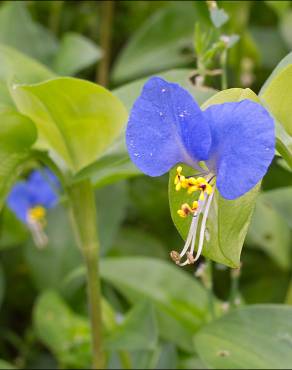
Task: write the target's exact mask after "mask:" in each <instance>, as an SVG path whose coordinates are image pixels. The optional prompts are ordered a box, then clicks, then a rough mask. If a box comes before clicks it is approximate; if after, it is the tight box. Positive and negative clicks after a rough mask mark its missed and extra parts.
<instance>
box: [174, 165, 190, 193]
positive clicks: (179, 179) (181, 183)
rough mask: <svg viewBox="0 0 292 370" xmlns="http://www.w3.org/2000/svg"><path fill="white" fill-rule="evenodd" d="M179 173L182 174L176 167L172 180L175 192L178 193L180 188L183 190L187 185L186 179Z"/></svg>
mask: <svg viewBox="0 0 292 370" xmlns="http://www.w3.org/2000/svg"><path fill="white" fill-rule="evenodd" d="M181 173H182V167H181V166H178V167H177V169H176V176H175V179H174V185H175V190H176V191H179V190H180V189H181V188H184V189H185V188H186V187H187V183H186V180H187V179H186V178H185V176H183V175H182V174H181Z"/></svg>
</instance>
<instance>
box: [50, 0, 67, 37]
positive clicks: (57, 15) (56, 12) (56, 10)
mask: <svg viewBox="0 0 292 370" xmlns="http://www.w3.org/2000/svg"><path fill="white" fill-rule="evenodd" d="M50 5H51V12H50V16H49V28H50V30H51V31H52V32H53V34H54V35H56V36H57V34H58V31H59V26H60V19H61V13H62V8H63V5H64V1H62V0H58V1H52V2H51V4H50Z"/></svg>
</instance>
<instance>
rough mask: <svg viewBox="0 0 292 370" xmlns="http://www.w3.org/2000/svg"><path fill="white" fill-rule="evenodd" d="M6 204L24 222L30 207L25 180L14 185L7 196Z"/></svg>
mask: <svg viewBox="0 0 292 370" xmlns="http://www.w3.org/2000/svg"><path fill="white" fill-rule="evenodd" d="M7 204H8V207H9V208H10V209H11V210H12V211H13V212H14V213H15V215H16V216H17V218H18V219H19V220H21V221H22V222H24V223H25V222H26V216H27V212H28V210H29V209H30V208H31V204H30V193H29V189H28V186H27V183H26V182H24V181H21V182H18V183H17V184H16V185H14V187H13V188H12V190H11V192H10V194H9V196H8V198H7Z"/></svg>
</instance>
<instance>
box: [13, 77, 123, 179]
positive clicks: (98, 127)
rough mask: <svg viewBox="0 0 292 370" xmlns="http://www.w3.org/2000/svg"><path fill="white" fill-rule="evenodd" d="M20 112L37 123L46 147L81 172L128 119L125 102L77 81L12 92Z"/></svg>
mask: <svg viewBox="0 0 292 370" xmlns="http://www.w3.org/2000/svg"><path fill="white" fill-rule="evenodd" d="M12 96H13V99H14V101H15V103H16V105H17V107H18V109H19V110H20V111H21V112H22V113H23V114H26V115H27V116H29V117H30V118H31V119H32V120H33V121H34V122H35V124H36V126H37V129H38V133H39V137H40V138H41V141H42V144H43V147H45V148H47V149H51V150H53V151H55V152H56V153H57V154H58V155H59V156H60V157H61V158H62V159H63V160H64V161H65V162H66V164H67V165H68V167H69V168H70V169H71V170H72V171H73V173H76V172H78V171H79V170H80V169H82V168H83V167H85V166H87V165H89V164H90V163H92V162H93V161H94V160H96V159H97V158H98V157H100V156H101V155H102V154H103V153H104V152H105V150H106V149H107V148H108V147H109V145H110V144H111V143H112V142H113V141H114V139H115V138H117V137H118V135H119V134H120V132H121V130H122V127H123V125H124V124H125V123H126V120H127V112H126V110H125V108H124V106H123V105H122V103H121V102H120V101H119V100H118V99H117V98H116V97H115V96H113V95H112V94H111V93H110V92H109V91H108V90H106V89H105V88H103V87H101V86H99V85H96V84H94V83H91V82H88V81H85V80H80V79H76V78H69V77H68V78H65V77H63V78H56V79H52V80H50V81H47V82H43V83H39V84H35V85H17V86H14V88H13V89H12Z"/></svg>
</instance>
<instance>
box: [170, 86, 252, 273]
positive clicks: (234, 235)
mask: <svg viewBox="0 0 292 370" xmlns="http://www.w3.org/2000/svg"><path fill="white" fill-rule="evenodd" d="M242 99H251V100H257V96H256V94H255V93H254V92H253V91H252V90H250V89H236V88H235V89H228V90H223V91H221V92H218V93H217V94H215V95H214V96H212V97H211V98H210V99H209V100H207V101H206V102H205V103H204V104H203V105H202V109H206V108H207V107H208V106H210V105H212V104H221V103H223V102H231V101H240V100H242ZM183 169H184V172H185V174H186V175H187V176H188V175H190V176H191V175H194V170H193V169H191V168H190V167H188V166H185V165H183ZM175 175H176V169H175V168H174V169H173V170H172V171H171V172H170V177H169V203H170V211H171V216H172V219H173V222H174V224H175V226H176V227H177V229H178V231H179V233H180V235H181V236H182V238H183V239H186V237H187V235H188V231H189V228H190V224H191V218H181V217H180V216H179V215H178V214H177V210H178V209H180V207H181V205H182V204H183V203H189V204H192V202H193V201H194V200H195V199H194V196H192V195H188V194H187V192H186V191H184V190H181V191H179V192H177V191H176V190H175V186H174V178H175ZM258 190H259V186H256V187H255V188H254V189H252V190H251V191H250V192H248V193H247V194H245V195H243V196H242V197H240V198H237V199H236V200H233V201H228V200H226V199H224V198H222V197H221V196H220V194H219V193H218V191H217V190H216V191H215V196H214V199H213V201H212V205H211V209H210V213H209V217H208V221H207V231H208V235H210V238H209V240H205V243H204V248H203V253H202V254H203V255H204V256H206V257H208V258H210V259H212V260H214V261H216V262H219V263H222V264H225V265H227V266H230V267H238V266H239V264H240V254H241V249H242V246H243V242H244V239H245V236H246V233H247V229H248V226H249V222H250V220H251V215H252V212H253V208H254V204H255V199H256V196H257V193H258ZM205 239H207V238H205Z"/></svg>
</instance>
